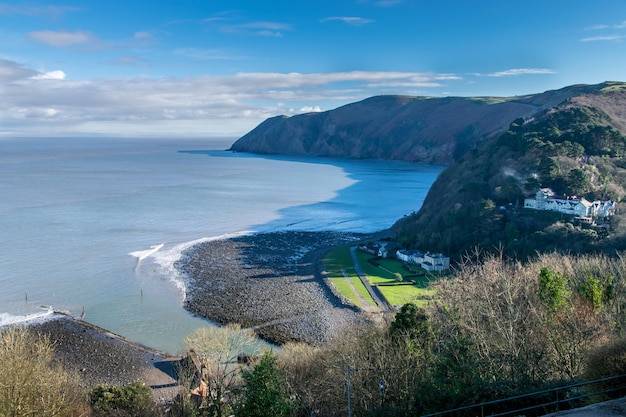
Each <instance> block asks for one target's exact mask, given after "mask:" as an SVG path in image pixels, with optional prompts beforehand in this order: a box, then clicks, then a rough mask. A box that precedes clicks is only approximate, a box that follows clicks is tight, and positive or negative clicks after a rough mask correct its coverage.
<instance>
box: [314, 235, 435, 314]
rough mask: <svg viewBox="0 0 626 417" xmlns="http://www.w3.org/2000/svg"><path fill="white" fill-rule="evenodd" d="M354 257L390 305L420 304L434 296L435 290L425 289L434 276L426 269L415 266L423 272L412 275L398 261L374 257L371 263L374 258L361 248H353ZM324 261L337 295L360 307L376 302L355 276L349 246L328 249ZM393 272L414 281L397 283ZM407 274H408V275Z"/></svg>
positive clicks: (369, 280) (371, 283)
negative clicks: (358, 249) (409, 283)
mask: <svg viewBox="0 0 626 417" xmlns="http://www.w3.org/2000/svg"><path fill="white" fill-rule="evenodd" d="M356 256H357V261H358V263H359V265H360V267H361V269H362V270H363V272H364V273H365V275H366V278H367V280H368V282H369V283H370V285H372V286H376V287H377V288H378V290H379V291H380V292H381V294H383V296H384V297H385V298H386V299H387V302H388V303H389V304H390V305H392V306H394V307H395V306H398V307H399V306H402V305H403V304H406V303H408V302H414V303H416V304H417V305H423V304H424V303H427V302H428V300H431V299H432V298H433V297H434V296H435V293H434V291H433V290H431V289H429V288H427V287H428V284H429V282H430V281H431V280H432V279H434V277H433V276H431V275H428V274H427V272H426V271H425V270H421V268H419V267H415V269H417V270H419V271H420V272H421V273H422V274H423V275H420V276H413V275H415V274H413V273H411V272H409V271H408V270H407V269H405V268H404V266H403V263H402V262H400V261H398V260H395V259H376V260H374V262H370V260H372V259H373V258H374V257H373V256H372V255H370V254H368V253H365V252H362V251H356ZM325 263H326V272H327V274H328V276H329V278H330V282H331V283H332V285H334V286H335V288H336V289H337V291H338V292H339V293H340V294H342V295H343V296H344V297H345V298H347V299H348V300H350V302H352V303H354V304H355V305H356V306H359V307H363V306H364V305H368V304H369V305H375V303H374V300H372V298H371V296H370V295H369V293H368V292H367V289H366V288H365V286H364V285H363V284H362V283H361V281H360V279H359V278H358V276H357V275H356V272H355V269H354V263H353V262H352V256H351V255H350V248H349V247H348V246H342V247H339V248H336V249H334V250H332V251H330V252H329V253H328V254H327V255H326V258H325ZM396 273H399V274H401V275H402V276H403V277H404V279H405V280H409V279H410V280H413V281H415V284H413V285H406V284H404V285H397V284H398V282H397V281H396V278H395V274H396ZM344 274H345V275H347V276H348V277H349V280H350V282H351V283H352V285H350V284H349V283H348V281H347V280H346V278H345V275H344ZM409 275H411V276H410V277H409ZM381 284H382V285H381ZM355 292H356V294H355Z"/></svg>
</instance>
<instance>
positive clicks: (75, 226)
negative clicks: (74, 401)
mask: <svg viewBox="0 0 626 417" xmlns="http://www.w3.org/2000/svg"><path fill="white" fill-rule="evenodd" d="M234 140H235V138H209V139H196V138H193V139H189V138H158V139H155V138H149V139H148V138H102V137H89V138H2V139H0V326H2V325H7V324H15V323H28V322H32V321H37V320H45V319H48V318H50V317H51V316H52V315H53V314H54V312H55V311H62V312H66V313H67V314H70V315H72V316H75V317H83V318H84V320H86V321H87V322H90V323H92V324H95V325H97V326H100V327H103V328H105V329H107V330H109V331H111V332H113V333H116V334H119V335H121V336H123V337H126V338H128V339H130V340H132V341H134V342H137V343H140V344H143V345H146V346H149V347H151V348H154V349H158V350H161V351H164V352H167V353H171V354H177V353H179V352H181V351H183V350H184V338H185V336H187V335H188V334H190V333H191V332H193V331H194V330H195V329H197V328H198V327H202V326H210V325H213V324H212V323H210V322H209V321H207V320H204V319H201V318H198V317H196V316H193V315H192V314H190V313H188V312H187V311H186V310H184V309H183V302H184V299H185V294H186V285H185V279H184V277H183V276H181V275H180V274H179V273H178V272H177V270H176V269H175V268H174V263H175V262H176V261H177V260H178V259H179V258H180V256H181V253H182V252H183V251H184V250H185V249H187V248H189V247H191V246H193V245H194V244H197V243H200V242H202V241H207V240H213V239H221V238H227V237H233V236H238V235H242V234H248V233H257V232H270V231H282V230H306V231H327V230H331V231H350V232H374V231H378V230H382V229H386V228H388V227H390V226H391V225H392V224H393V223H394V222H395V221H396V220H397V219H399V218H401V217H402V216H405V215H408V214H410V213H412V212H415V211H417V210H419V208H420V207H421V205H422V202H423V200H424V197H425V196H426V193H427V192H428V190H429V188H430V186H431V185H432V183H433V182H434V180H435V179H436V177H437V175H438V174H439V173H440V172H441V171H442V169H443V168H444V167H443V166H441V165H428V164H419V163H406V162H397V161H395V162H394V161H391V162H390V161H358V160H350V159H340V158H321V157H291V156H290V157H286V156H261V155H253V154H247V153H234V152H231V151H228V150H227V149H228V148H229V147H230V145H231V144H232V143H233V142H234Z"/></svg>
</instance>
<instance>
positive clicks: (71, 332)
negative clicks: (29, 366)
mask: <svg viewBox="0 0 626 417" xmlns="http://www.w3.org/2000/svg"><path fill="white" fill-rule="evenodd" d="M28 328H29V329H30V330H31V331H33V332H35V333H37V334H40V335H43V336H46V337H48V338H49V340H50V341H51V342H52V343H53V344H54V351H55V360H57V361H59V362H60V363H61V364H62V365H63V367H64V368H65V369H67V370H68V371H70V372H73V373H76V374H77V375H78V376H79V377H80V380H81V384H82V385H83V387H84V388H85V389H87V390H90V389H92V388H93V387H95V386H97V385H99V384H111V385H125V384H128V383H131V382H135V381H142V382H144V383H145V384H146V385H148V386H150V387H151V388H152V392H153V395H154V397H155V400H158V401H162V402H167V401H170V400H171V399H172V398H173V397H174V396H175V395H176V394H178V392H179V390H178V386H177V383H176V379H174V374H175V371H176V366H177V365H176V363H177V361H178V360H179V358H174V357H171V356H168V355H167V354H165V353H162V352H159V351H156V350H153V349H150V348H148V347H145V346H142V345H138V344H136V343H133V342H131V341H129V340H126V339H125V338H123V337H120V336H118V335H115V334H113V333H110V332H108V331H107V330H105V329H102V328H100V327H97V326H94V325H92V324H89V323H87V322H84V321H82V320H77V319H74V318H72V317H69V316H66V315H63V314H59V315H57V316H56V317H55V318H53V319H51V320H47V321H44V322H42V323H33V324H31V325H29V327H28Z"/></svg>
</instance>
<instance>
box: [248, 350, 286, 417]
mask: <svg viewBox="0 0 626 417" xmlns="http://www.w3.org/2000/svg"><path fill="white" fill-rule="evenodd" d="M242 378H243V383H244V385H243V399H242V403H241V405H240V406H239V407H238V412H237V414H236V415H237V416H238V417H265V416H275V417H287V416H291V415H293V414H294V411H295V409H296V404H295V402H294V401H292V400H291V399H290V398H289V392H288V386H287V380H286V378H285V376H284V374H283V373H282V372H281V370H280V369H279V368H278V366H277V358H276V356H275V355H274V354H273V353H271V352H265V353H264V354H263V356H261V359H260V360H259V362H258V363H257V364H256V365H255V366H254V368H253V369H252V370H247V369H244V370H243V371H242Z"/></svg>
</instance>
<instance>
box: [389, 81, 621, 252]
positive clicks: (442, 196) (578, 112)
mask: <svg viewBox="0 0 626 417" xmlns="http://www.w3.org/2000/svg"><path fill="white" fill-rule="evenodd" d="M625 114H626V84H623V83H604V84H601V85H597V86H590V87H589V88H588V89H587V91H586V92H585V93H584V94H580V95H577V96H572V97H569V98H568V99H566V100H565V101H564V102H562V103H561V104H559V105H558V106H554V107H552V108H549V109H546V110H543V111H541V112H539V113H537V114H535V115H533V116H531V117H526V118H519V119H517V120H515V121H513V123H511V124H510V126H509V129H508V130H507V131H506V132H504V133H503V134H501V135H499V136H497V137H493V138H491V139H489V140H488V141H486V142H484V143H482V144H481V145H479V146H476V147H474V148H473V149H471V150H470V151H469V152H468V153H467V154H465V155H464V156H463V157H462V158H461V159H460V160H459V161H458V162H456V163H454V164H452V165H451V166H449V167H448V168H447V169H446V170H445V171H444V172H442V174H441V175H440V176H439V178H438V179H437V181H436V182H435V183H434V184H433V186H432V188H431V190H430V191H429V193H428V196H427V197H426V200H425V201H424V204H423V206H422V208H421V210H420V211H419V212H418V213H417V214H415V215H412V216H409V217H406V218H404V219H401V220H400V221H398V222H397V223H396V225H395V226H394V230H395V231H396V232H397V233H398V235H399V236H400V238H401V240H403V241H404V242H405V243H407V244H409V245H411V246H416V247H422V248H428V249H430V250H440V251H443V252H446V253H450V254H452V255H453V256H456V257H460V256H462V255H463V254H465V253H467V252H468V251H471V250H473V248H475V247H477V246H480V247H481V248H482V249H483V250H485V249H486V250H492V249H495V248H501V249H503V250H504V252H505V253H506V254H507V255H510V256H515V257H522V258H525V257H528V256H532V255H533V254H535V253H536V252H543V251H553V250H558V251H565V252H574V253H581V252H594V251H603V252H612V253H615V251H618V250H624V249H626V227H625V226H626V222H625V221H624V220H625V219H624V216H626V213H622V212H623V211H624V210H623V209H622V207H621V206H622V204H621V202H622V201H623V200H624V197H625V196H626V188H625V187H626V170H625V168H626V159H625V158H626V137H625V136H624V133H625V132H626V129H625V126H626V124H625V123H624V122H625V121H626V118H625V117H624V116H625ZM540 187H550V188H552V189H553V190H554V192H555V193H556V194H566V195H570V196H571V195H577V196H584V197H585V198H586V199H588V200H590V201H593V200H613V201H617V202H618V211H617V215H615V216H613V217H610V218H609V219H608V223H602V224H600V225H591V224H588V223H586V222H580V221H576V220H575V219H574V218H573V217H572V216H569V215H565V214H559V213H554V212H546V211H537V210H530V209H524V208H523V201H524V198H526V197H532V196H534V194H535V193H536V191H537V190H538V189H539V188H540Z"/></svg>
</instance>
